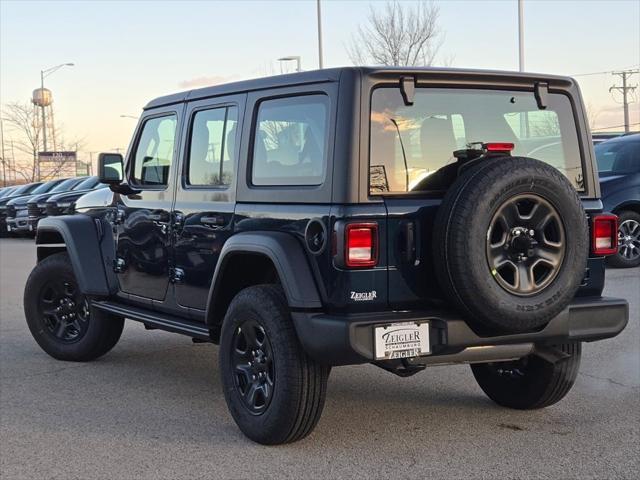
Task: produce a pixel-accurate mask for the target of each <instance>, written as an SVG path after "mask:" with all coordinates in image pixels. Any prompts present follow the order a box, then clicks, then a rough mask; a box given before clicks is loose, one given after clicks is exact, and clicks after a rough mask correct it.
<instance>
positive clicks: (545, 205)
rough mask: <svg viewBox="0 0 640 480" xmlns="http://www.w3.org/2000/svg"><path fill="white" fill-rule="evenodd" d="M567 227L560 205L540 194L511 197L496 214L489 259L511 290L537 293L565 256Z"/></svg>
mask: <svg viewBox="0 0 640 480" xmlns="http://www.w3.org/2000/svg"><path fill="white" fill-rule="evenodd" d="M565 250H566V247H565V228H564V225H563V223H562V219H561V218H560V215H559V213H558V211H557V210H556V208H555V207H554V206H553V205H552V204H551V203H550V202H549V201H547V200H546V199H544V198H542V197H541V196H540V195H536V194H523V195H516V196H514V197H511V198H510V199H508V200H507V201H506V202H504V203H503V204H502V206H501V207H500V208H498V210H497V211H496V213H495V214H494V216H493V218H492V220H491V223H490V226H489V231H488V233H487V261H488V262H489V268H490V269H491V273H492V275H493V277H494V278H495V280H496V281H497V282H498V284H499V285H500V286H501V287H502V288H504V289H505V290H507V291H508V292H510V293H512V294H514V295H519V296H528V295H534V294H536V293H538V292H540V291H542V290H543V289H544V288H545V287H546V286H548V285H549V284H550V283H551V282H552V281H553V280H554V279H555V278H556V275H557V274H558V272H559V271H560V267H561V265H562V262H563V260H564V256H565Z"/></svg>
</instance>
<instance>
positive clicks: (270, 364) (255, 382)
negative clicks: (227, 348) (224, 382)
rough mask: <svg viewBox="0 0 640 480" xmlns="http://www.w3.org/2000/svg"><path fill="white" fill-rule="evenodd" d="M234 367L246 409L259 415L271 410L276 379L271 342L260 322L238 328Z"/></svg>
mask: <svg viewBox="0 0 640 480" xmlns="http://www.w3.org/2000/svg"><path fill="white" fill-rule="evenodd" d="M231 364H232V365H233V368H234V379H235V386H236V388H237V389H238V392H239V393H240V397H241V398H242V401H243V403H244V405H245V407H247V409H248V410H249V411H250V412H251V413H252V414H254V415H260V414H261V413H263V412H264V411H265V410H266V409H267V408H268V407H269V403H270V402H271V398H272V397H273V391H274V387H275V381H276V378H275V369H274V358H273V350H272V348H271V343H270V342H269V338H268V337H267V334H266V332H265V330H264V327H262V326H261V325H260V324H259V323H258V322H257V321H255V320H246V321H244V322H242V323H241V324H240V325H239V326H238V327H237V328H236V330H235V332H234V334H233V349H231Z"/></svg>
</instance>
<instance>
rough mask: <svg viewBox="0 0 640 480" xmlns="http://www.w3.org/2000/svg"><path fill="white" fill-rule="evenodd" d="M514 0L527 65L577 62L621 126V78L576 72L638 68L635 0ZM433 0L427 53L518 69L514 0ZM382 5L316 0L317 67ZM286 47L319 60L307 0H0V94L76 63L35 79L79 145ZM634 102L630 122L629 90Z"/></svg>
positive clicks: (335, 61)
mask: <svg viewBox="0 0 640 480" xmlns="http://www.w3.org/2000/svg"><path fill="white" fill-rule="evenodd" d="M524 2H525V3H524V18H525V28H524V35H525V70H527V71H532V72H541V73H554V74H563V75H564V74H566V75H578V76H577V77H576V78H577V79H578V80H579V82H580V86H581V88H582V91H583V96H584V98H585V103H587V104H588V105H589V110H590V112H592V113H591V116H592V117H594V116H595V118H596V128H604V127H610V126H618V125H621V124H622V123H623V114H622V106H621V104H620V103H619V102H620V100H621V99H620V98H619V96H615V97H612V95H611V94H610V93H609V91H608V89H609V87H610V86H611V85H613V84H614V83H616V82H617V81H619V79H617V77H613V76H612V75H611V74H610V73H599V74H596V75H582V74H589V73H597V72H608V71H611V70H617V69H621V68H627V67H633V66H635V67H636V68H637V66H638V65H639V64H640V0H580V1H565V0H524ZM401 3H412V2H410V1H402V2H401ZM434 3H435V5H436V6H437V7H438V8H439V12H440V17H439V28H440V30H441V32H442V47H441V48H440V52H439V56H438V58H437V59H436V64H442V63H446V64H448V65H450V66H453V67H459V68H467V67H469V68H487V69H504V70H517V69H518V33H517V1H516V0H494V1H482V0H440V1H438V0H435V1H434ZM383 7H384V2H383V1H375V0H374V1H372V2H369V1H365V0H361V1H339V0H322V22H323V34H324V41H323V47H324V63H325V67H335V66H342V65H350V64H351V62H350V59H349V56H348V53H347V48H346V47H347V45H348V44H349V42H350V41H351V38H352V36H353V34H354V33H355V32H356V30H357V28H358V25H359V24H361V23H364V22H365V21H366V18H367V15H368V12H369V9H370V8H376V9H380V8H383ZM287 55H300V56H301V57H302V68H303V69H304V70H311V69H315V68H317V66H318V53H317V30H316V3H315V0H290V1H266V0H265V1H248V0H247V1H245V0H236V1H204V0H201V1H176V0H165V1H119V0H110V1H91V0H86V1H55V0H50V1H26V0H23V1H18V0H0V102H1V103H2V104H3V105H4V104H5V103H7V102H12V101H28V100H29V99H30V96H31V92H32V90H33V89H35V88H38V87H39V82H40V70H41V69H45V68H48V67H51V66H55V65H57V64H60V63H64V62H73V63H74V64H75V66H74V67H65V68H63V69H60V70H58V71H57V72H55V73H54V74H53V75H51V76H49V77H48V78H46V80H45V87H47V88H49V89H50V90H52V92H53V98H54V106H55V118H56V126H57V127H60V126H62V128H63V129H64V131H65V132H66V137H67V138H68V139H70V138H75V139H81V140H82V151H83V152H82V153H81V155H80V157H81V158H82V157H83V155H88V152H90V151H91V152H99V151H113V150H114V149H116V148H120V149H125V148H126V147H127V146H128V143H129V140H130V137H131V134H132V131H133V129H134V127H135V123H136V121H135V120H134V119H131V118H121V115H131V116H138V115H139V114H140V111H141V109H142V107H143V106H144V105H145V104H146V103H147V102H148V101H149V100H151V99H153V98H154V97H156V96H160V95H164V94H167V93H172V92H176V91H180V90H185V89H190V88H196V87H201V86H205V85H213V84H216V83H223V82H227V81H233V80H239V79H245V78H253V77H260V76H265V75H270V74H276V73H279V72H280V64H279V62H278V61H277V59H278V58H279V57H282V56H287ZM292 67H293V65H291V66H287V65H285V69H286V68H292ZM631 80H632V84H637V83H640V76H638V75H635V76H634V77H632V78H631ZM635 93H636V95H635V97H634V98H635V99H636V100H637V99H638V97H640V92H638V91H636V92H635ZM631 114H632V118H631V121H632V123H633V122H640V107H639V103H637V102H636V103H634V104H632V105H631ZM636 128H637V126H636ZM11 135H12V133H11V132H6V131H5V138H6V139H10V138H11Z"/></svg>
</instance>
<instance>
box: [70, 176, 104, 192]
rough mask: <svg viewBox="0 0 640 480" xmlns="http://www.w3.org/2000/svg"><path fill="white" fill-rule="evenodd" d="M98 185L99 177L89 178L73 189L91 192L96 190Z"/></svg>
mask: <svg viewBox="0 0 640 480" xmlns="http://www.w3.org/2000/svg"><path fill="white" fill-rule="evenodd" d="M97 184H98V177H88V178H87V179H86V180H83V181H82V182H80V183H79V184H78V185H76V186H75V187H73V189H74V190H91V189H92V188H95V186H96V185H97Z"/></svg>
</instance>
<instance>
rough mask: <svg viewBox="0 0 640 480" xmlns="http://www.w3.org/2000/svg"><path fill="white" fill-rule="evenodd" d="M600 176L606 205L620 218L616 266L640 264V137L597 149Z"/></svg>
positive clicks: (611, 260) (621, 139) (611, 259)
mask: <svg viewBox="0 0 640 480" xmlns="http://www.w3.org/2000/svg"><path fill="white" fill-rule="evenodd" d="M594 150H595V154H596V159H597V161H598V171H599V173H600V190H601V192H602V203H603V204H604V208H605V209H606V210H607V211H609V212H614V213H615V214H616V215H618V216H619V217H620V220H619V226H618V232H619V233H618V253H617V254H616V255H614V256H612V257H609V263H610V264H611V265H613V266H616V267H637V266H638V265H640V134H634V135H625V136H622V137H618V138H615V139H613V140H608V141H606V142H603V143H600V144H598V145H596V146H595V148H594Z"/></svg>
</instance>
